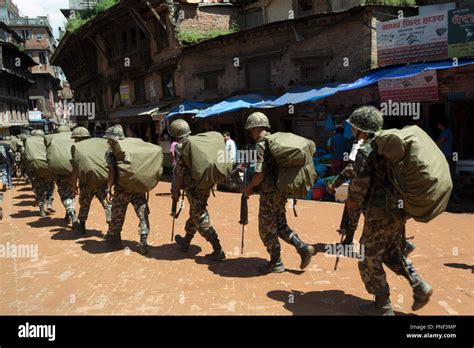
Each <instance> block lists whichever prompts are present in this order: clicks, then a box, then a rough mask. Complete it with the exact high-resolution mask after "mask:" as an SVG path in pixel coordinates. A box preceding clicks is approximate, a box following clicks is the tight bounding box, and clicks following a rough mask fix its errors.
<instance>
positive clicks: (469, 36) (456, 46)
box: [448, 7, 474, 58]
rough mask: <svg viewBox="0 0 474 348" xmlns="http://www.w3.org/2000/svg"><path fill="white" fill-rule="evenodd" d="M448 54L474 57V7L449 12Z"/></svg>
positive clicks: (456, 56) (450, 55) (453, 56)
mask: <svg viewBox="0 0 474 348" xmlns="http://www.w3.org/2000/svg"><path fill="white" fill-rule="evenodd" d="M448 54H449V57H450V58H459V57H469V56H474V7H470V8H463V9H460V10H451V11H448Z"/></svg>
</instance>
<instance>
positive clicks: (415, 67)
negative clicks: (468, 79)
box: [196, 59, 474, 118]
mask: <svg viewBox="0 0 474 348" xmlns="http://www.w3.org/2000/svg"><path fill="white" fill-rule="evenodd" d="M470 64H474V59H460V60H459V61H457V63H456V64H454V62H453V61H452V60H447V61H439V62H432V63H416V64H410V65H404V66H396V67H386V68H380V69H377V70H375V71H372V72H370V73H369V74H367V75H365V76H364V77H361V78H360V79H358V80H356V81H354V82H352V83H331V84H326V85H323V86H319V87H311V86H299V87H295V88H293V89H292V90H290V91H288V92H287V93H285V94H283V95H282V96H280V97H277V98H276V97H265V96H259V95H256V94H248V95H244V96H236V97H232V98H229V99H226V100H224V101H222V102H220V103H217V104H215V105H213V106H211V107H209V108H207V109H205V110H202V111H200V112H198V113H197V114H196V117H200V118H203V117H209V116H218V115H220V114H223V113H225V112H231V111H237V110H239V109H244V108H248V109H250V108H275V107H281V106H284V105H289V104H300V103H307V102H311V101H315V100H318V99H323V98H327V97H330V96H332V95H334V94H336V93H338V92H344V91H350V90H353V89H357V88H363V87H367V86H369V85H371V84H374V83H376V82H377V81H379V80H385V79H399V78H406V77H411V76H415V75H418V74H420V73H422V72H424V71H428V70H438V69H450V68H457V67H461V66H466V65H470Z"/></svg>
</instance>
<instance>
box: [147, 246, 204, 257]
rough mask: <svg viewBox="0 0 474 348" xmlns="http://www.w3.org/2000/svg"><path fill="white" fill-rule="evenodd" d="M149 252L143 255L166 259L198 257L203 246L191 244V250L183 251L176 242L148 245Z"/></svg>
mask: <svg viewBox="0 0 474 348" xmlns="http://www.w3.org/2000/svg"><path fill="white" fill-rule="evenodd" d="M148 250H149V251H148V253H147V254H145V255H143V256H145V257H148V258H153V259H157V260H165V261H179V260H184V259H196V255H197V254H199V253H200V252H201V250H202V249H201V247H200V246H197V245H193V244H191V245H190V246H189V250H188V251H186V252H183V251H181V250H179V247H178V245H177V244H176V243H170V244H163V245H159V246H152V245H149V246H148Z"/></svg>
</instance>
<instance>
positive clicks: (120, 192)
mask: <svg viewBox="0 0 474 348" xmlns="http://www.w3.org/2000/svg"><path fill="white" fill-rule="evenodd" d="M104 138H106V139H108V141H109V144H112V142H113V141H116V140H122V139H124V138H125V136H124V134H123V129H122V126H120V125H118V126H114V127H110V128H109V129H107V131H106V132H105V135H104ZM105 158H106V161H107V166H108V170H109V179H108V183H107V190H106V194H107V201H108V202H109V203H110V202H112V217H111V222H110V224H109V231H108V232H107V234H106V236H105V241H106V243H107V245H108V246H109V247H110V248H112V249H122V248H123V246H122V239H121V236H120V234H121V232H122V227H123V223H124V221H125V215H126V213H127V206H128V204H129V203H131V204H132V205H133V208H134V209H135V212H136V214H137V217H138V218H139V220H140V223H139V234H140V244H139V245H138V250H137V251H138V252H139V253H140V254H142V255H143V254H146V253H147V252H148V244H147V239H148V234H149V232H150V222H149V219H148V214H149V209H148V202H147V199H146V195H145V194H144V193H136V192H131V191H129V190H127V189H125V188H123V187H122V186H120V185H119V184H118V175H119V174H118V172H117V161H116V159H115V157H114V155H113V153H112V150H111V149H109V150H108V151H107V152H106V154H105ZM113 187H114V193H113V198H112V194H111V191H112V188H113Z"/></svg>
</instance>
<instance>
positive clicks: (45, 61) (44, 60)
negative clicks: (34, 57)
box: [39, 52, 48, 64]
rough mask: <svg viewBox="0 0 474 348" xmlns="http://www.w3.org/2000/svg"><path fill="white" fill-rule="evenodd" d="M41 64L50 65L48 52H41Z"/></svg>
mask: <svg viewBox="0 0 474 348" xmlns="http://www.w3.org/2000/svg"><path fill="white" fill-rule="evenodd" d="M39 60H40V64H48V56H47V54H46V52H39Z"/></svg>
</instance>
